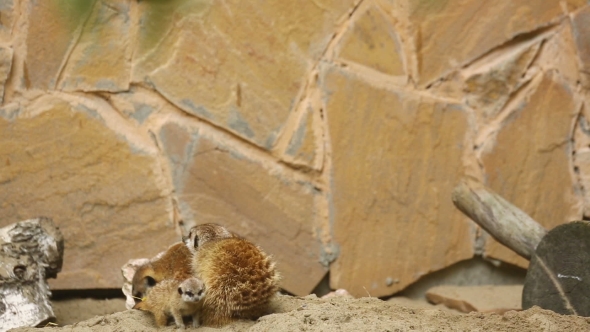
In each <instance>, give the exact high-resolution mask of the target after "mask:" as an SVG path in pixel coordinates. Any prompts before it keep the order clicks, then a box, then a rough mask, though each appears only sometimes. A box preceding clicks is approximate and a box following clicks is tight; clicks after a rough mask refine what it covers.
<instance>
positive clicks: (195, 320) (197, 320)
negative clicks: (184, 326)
mask: <svg viewBox="0 0 590 332" xmlns="http://www.w3.org/2000/svg"><path fill="white" fill-rule="evenodd" d="M199 326H201V324H200V323H199V316H193V327H194V328H197V327H199Z"/></svg>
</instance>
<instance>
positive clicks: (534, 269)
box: [453, 179, 590, 316]
mask: <svg viewBox="0 0 590 332" xmlns="http://www.w3.org/2000/svg"><path fill="white" fill-rule="evenodd" d="M453 203H455V206H457V208H459V210H461V211H462V212H463V213H465V214H466V215H467V216H468V217H470V218H471V219H472V220H473V221H475V222H476V223H477V224H478V225H479V226H481V227H482V228H483V229H485V230H486V231H487V232H488V233H489V234H490V235H492V236H493V237H494V238H495V239H496V240H498V242H500V243H502V244H503V245H505V246H507V247H508V248H510V249H512V250H513V251H514V252H516V253H517V254H519V255H521V256H522V257H524V258H526V259H528V260H530V265H529V269H528V271H527V275H526V279H525V283H524V288H523V294H522V307H523V309H528V308H531V307H532V306H535V305H536V306H540V307H541V308H543V309H549V310H552V311H555V312H557V313H560V314H575V315H580V316H590V223H589V222H587V221H574V222H571V223H567V224H563V225H561V226H558V227H556V228H554V229H553V230H551V231H549V233H547V231H546V230H545V229H544V228H543V226H541V225H540V224H539V223H537V222H536V221H535V220H533V219H532V218H531V217H530V216H528V215H527V214H526V213H524V212H523V211H522V210H520V209H518V208H517V207H516V206H514V205H512V204H510V203H509V202H508V201H506V200H505V199H503V198H502V197H500V196H499V195H498V194H496V193H494V192H493V191H492V190H490V189H489V188H487V187H485V186H484V185H483V184H481V183H478V182H477V181H473V180H470V179H465V180H463V181H462V182H461V183H460V184H459V185H458V186H457V187H456V188H455V189H454V191H453ZM539 204H542V202H539Z"/></svg>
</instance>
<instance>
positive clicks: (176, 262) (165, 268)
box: [131, 242, 193, 303]
mask: <svg viewBox="0 0 590 332" xmlns="http://www.w3.org/2000/svg"><path fill="white" fill-rule="evenodd" d="M191 260H192V253H191V252H190V250H189V249H188V248H187V247H186V245H184V243H182V242H178V243H175V244H173V245H171V246H170V247H168V249H167V250H166V251H165V252H164V254H162V255H161V256H160V257H157V258H156V259H154V260H153V261H150V262H149V263H147V264H144V265H142V266H140V267H139V268H138V269H137V271H135V275H133V281H132V291H131V294H133V296H134V297H135V302H136V303H137V302H138V301H139V299H141V298H143V297H144V296H146V295H147V293H148V291H149V290H150V288H152V287H154V286H155V285H156V284H157V283H159V282H160V281H162V280H164V279H175V280H180V281H182V280H185V279H187V278H190V277H192V275H193V273H192V268H191Z"/></svg>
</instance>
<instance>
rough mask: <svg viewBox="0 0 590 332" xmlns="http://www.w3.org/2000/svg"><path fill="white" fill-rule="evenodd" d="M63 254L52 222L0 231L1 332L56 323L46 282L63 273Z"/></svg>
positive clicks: (33, 222) (29, 223) (23, 223)
mask: <svg viewBox="0 0 590 332" xmlns="http://www.w3.org/2000/svg"><path fill="white" fill-rule="evenodd" d="M63 251H64V241H63V236H62V234H61V232H60V231H59V229H58V228H57V227H55V225H54V224H53V222H52V221H51V219H49V218H37V219H30V220H25V221H21V222H18V223H16V224H12V225H9V226H6V227H4V228H0V332H4V331H7V330H9V329H11V328H15V327H21V326H37V325H39V324H45V323H47V322H49V321H54V320H55V315H54V313H53V309H52V307H51V303H50V302H49V296H50V295H51V292H50V291H49V285H48V284H47V280H46V279H47V278H55V277H56V276H57V273H58V272H59V271H60V270H61V266H62V262H63Z"/></svg>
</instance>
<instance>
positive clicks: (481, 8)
mask: <svg viewBox="0 0 590 332" xmlns="http://www.w3.org/2000/svg"><path fill="white" fill-rule="evenodd" d="M586 4H587V1H585V0H568V1H562V2H560V1H546V0H532V1H531V0H514V1H502V2H497V1H485V2H482V1H480V0H468V1H465V0H448V1H418V0H405V1H404V4H403V7H402V5H400V10H401V8H405V9H407V15H408V17H409V22H410V23H411V28H410V29H408V30H409V31H408V32H410V34H412V35H413V37H414V39H415V40H414V43H415V45H416V52H417V54H416V57H417V63H418V73H419V79H418V82H419V84H420V85H422V86H424V85H427V84H429V83H432V82H433V81H435V80H437V79H439V78H441V77H443V76H445V75H446V74H448V73H450V72H452V71H453V69H454V68H458V67H461V66H463V65H465V64H467V63H469V62H471V61H473V60H475V59H476V58H478V57H480V56H482V55H484V54H485V53H487V52H488V51H490V50H491V49H493V48H494V47H497V46H499V45H501V44H504V43H505V42H507V41H509V40H511V39H512V38H514V37H516V36H518V35H519V34H523V33H529V32H532V31H535V30H538V29H542V28H543V27H546V26H547V25H549V24H551V23H554V22H557V20H558V19H559V18H561V17H563V16H564V12H563V10H564V6H565V7H568V9H569V10H572V9H575V8H578V7H582V6H584V5H586Z"/></svg>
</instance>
